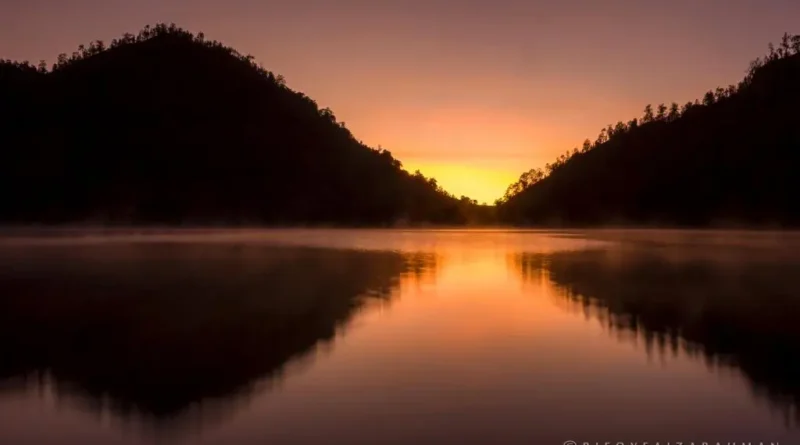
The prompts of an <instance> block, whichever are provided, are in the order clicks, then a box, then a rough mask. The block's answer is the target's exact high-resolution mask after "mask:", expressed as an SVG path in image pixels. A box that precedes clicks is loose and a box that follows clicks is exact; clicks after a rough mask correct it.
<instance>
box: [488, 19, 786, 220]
mask: <svg viewBox="0 0 800 445" xmlns="http://www.w3.org/2000/svg"><path fill="white" fill-rule="evenodd" d="M799 162H800V36H793V35H790V34H784V36H783V38H782V40H781V43H780V44H779V45H778V46H777V47H776V46H773V45H772V44H770V46H769V54H768V55H767V56H765V57H763V58H759V59H756V60H755V61H754V62H752V63H751V64H750V67H749V69H748V71H747V75H746V76H745V77H744V79H743V80H742V81H741V82H739V84H738V85H730V86H728V87H720V88H716V89H715V90H712V91H709V92H708V93H706V94H705V96H704V97H703V98H702V100H696V101H694V102H689V103H687V104H684V105H679V104H677V103H673V104H671V105H664V104H661V105H658V106H657V107H653V106H651V105H648V106H647V107H645V110H644V115H643V116H642V117H641V118H636V119H633V120H631V121H629V122H627V123H623V122H619V123H617V124H616V125H609V126H608V127H607V128H604V129H602V130H601V132H600V135H599V136H598V138H597V139H596V140H595V142H592V141H590V140H586V141H585V142H584V144H583V146H582V147H581V148H580V149H578V148H576V149H574V150H572V151H571V152H567V153H566V154H564V155H562V156H561V157H560V158H559V159H557V160H556V161H555V162H554V163H552V164H548V165H547V166H546V169H545V170H540V169H533V170H530V171H528V172H525V173H524V174H523V175H522V176H521V177H520V180H519V181H518V182H516V183H514V184H512V185H511V186H509V188H508V191H507V192H506V195H505V196H504V197H503V198H502V199H500V200H498V202H497V205H498V214H499V215H500V218H501V219H502V220H503V221H505V222H508V223H512V224H546V225H572V226H581V225H600V224H622V225H643V224H648V225H676V226H680V225H686V226H709V225H727V224H732V225H755V226H758V225H768V226H798V225H800V199H798V191H800V175H798V173H797V170H798V167H799V166H800V165H799V164H798V163H799Z"/></svg>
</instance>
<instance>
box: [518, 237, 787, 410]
mask: <svg viewBox="0 0 800 445" xmlns="http://www.w3.org/2000/svg"><path fill="white" fill-rule="evenodd" d="M697 254H698V255H694V252H692V251H691V250H687V249H681V250H680V251H678V250H677V249H675V250H674V251H670V249H662V250H661V251H656V250H654V249H649V250H647V251H644V250H636V249H630V250H608V251H602V250H596V251H585V252H563V253H556V254H552V255H547V256H543V255H533V254H530V255H529V254H523V255H520V256H518V257H517V258H515V261H514V262H515V265H516V267H517V269H518V271H519V272H520V273H521V274H522V275H523V277H535V276H537V273H538V272H537V270H544V271H545V274H546V275H547V276H548V277H549V279H550V280H551V281H552V282H553V283H555V285H556V286H557V287H559V288H560V289H561V290H562V295H564V296H565V297H566V298H568V299H570V300H571V301H575V302H578V303H580V304H581V305H582V306H584V308H585V309H586V312H587V313H590V314H594V316H596V317H598V318H601V319H602V320H603V321H604V322H605V323H606V324H607V325H608V326H609V327H610V328H611V329H613V330H617V331H621V332H625V333H632V334H633V335H634V336H636V337H640V338H641V339H643V340H644V342H645V344H646V346H647V347H648V349H650V348H653V346H657V350H659V351H661V352H662V353H665V351H666V350H667V349H668V348H669V349H672V350H678V349H681V350H683V351H684V352H685V353H686V354H688V355H690V356H702V357H703V358H704V359H705V361H706V362H707V363H709V364H710V365H729V366H733V367H735V368H737V369H740V370H741V371H742V372H743V374H744V375H745V376H746V377H747V378H748V379H749V381H750V382H751V383H752V384H753V385H754V388H755V390H756V392H758V393H765V394H766V395H767V396H768V397H769V399H770V400H771V401H773V402H775V403H776V404H777V406H778V407H780V408H781V409H783V410H784V412H785V413H786V414H787V415H788V414H789V413H794V412H796V410H797V408H798V407H800V300H798V297H800V296H798V295H796V293H797V286H798V284H800V282H799V280H800V258H797V257H795V258H794V259H790V258H788V257H786V256H785V255H783V256H782V257H781V258H780V261H777V259H774V258H773V259H770V256H769V255H768V254H767V253H766V252H763V251H757V250H753V251H751V252H749V253H746V252H744V251H737V252H727V253H726V254H725V255H724V256H722V257H717V258H714V256H713V255H711V254H710V253H709V251H708V250H706V251H705V252H704V253H701V252H697Z"/></svg>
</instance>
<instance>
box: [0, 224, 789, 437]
mask: <svg viewBox="0 0 800 445" xmlns="http://www.w3.org/2000/svg"><path fill="white" fill-rule="evenodd" d="M798 284H800V235H797V234H792V233H783V234H776V233H748V232H668V231H632V232H614V231H593V232H532V231H517V232H514V231H389V230H372V231H355V230H353V231H349V230H334V231H322V230H320V231H313V230H286V231H213V232H203V231H194V232H188V231H183V232H174V231H173V232H170V231H162V232H155V233H153V232H151V233H141V232H139V233H136V232H125V231H118V232H104V233H89V232H79V231H73V232H60V233H43V232H40V233H31V232H28V233H23V232H17V233H10V232H5V233H4V235H3V236H2V237H0V444H4V445H5V444H9V445H15V444H37V445H38V444H93V443H108V444H151V443H153V444H156V443H157V444H226V445H227V444H266V443H269V444H331V443H335V444H450V443H453V444H554V445H556V444H562V443H564V442H565V441H567V440H575V441H578V442H583V441H587V442H592V443H594V442H601V443H602V442H605V441H639V442H644V441H649V442H650V443H654V442H656V441H661V442H662V443H666V442H667V441H672V442H673V443H674V442H678V441H683V442H687V443H688V442H690V441H697V442H701V441H707V442H712V443H714V442H717V441H719V442H722V443H727V442H733V441H736V442H737V443H739V442H742V441H753V442H754V443H757V442H759V441H761V442H765V443H770V442H773V443H776V442H777V443H782V444H790V443H800V429H799V428H798V426H800V424H798V421H800V415H799V414H798V411H797V407H798V402H800V295H798V292H800V290H799V289H800V288H799V287H798Z"/></svg>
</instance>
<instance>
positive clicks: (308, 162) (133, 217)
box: [0, 24, 481, 225]
mask: <svg viewBox="0 0 800 445" xmlns="http://www.w3.org/2000/svg"><path fill="white" fill-rule="evenodd" d="M468 201H469V200H468ZM476 211H477V212H479V213H480V212H481V210H476V209H475V207H474V206H473V203H472V202H471V201H470V202H466V201H464V200H459V199H457V198H455V197H454V196H452V195H450V194H448V193H446V192H445V191H444V190H442V188H441V187H439V186H438V184H437V183H436V181H435V180H434V179H430V178H426V177H424V176H423V175H422V174H420V173H419V172H416V173H414V174H410V173H408V172H406V171H405V170H403V169H402V165H401V163H400V162H399V161H398V160H397V159H395V158H394V157H393V156H392V154H391V153H390V152H389V151H387V150H383V149H380V148H378V149H374V148H371V147H368V146H367V145H365V144H364V143H362V142H361V141H359V140H357V139H356V138H355V137H354V136H353V134H352V133H351V132H350V131H349V130H348V129H347V127H346V126H345V123H344V122H340V121H338V120H337V118H336V116H335V115H334V113H333V111H331V110H330V109H329V108H320V107H319V106H318V105H317V103H316V102H314V100H312V99H311V98H309V97H308V96H306V95H304V94H303V93H300V92H296V91H293V90H292V89H290V88H289V87H287V86H286V82H285V79H284V78H283V77H282V76H280V75H276V74H274V73H273V72H271V71H268V70H266V69H264V68H263V67H262V66H261V65H259V64H258V63H256V61H255V60H254V58H253V57H252V56H250V55H242V54H240V53H238V52H237V51H235V50H234V49H232V48H228V47H226V46H224V45H222V44H221V43H219V42H217V41H213V40H206V38H205V36H204V35H203V34H202V33H201V34H197V35H194V34H192V33H190V32H188V31H186V30H183V29H181V28H179V27H177V26H175V25H165V24H159V25H156V26H155V27H149V26H148V27H145V28H144V29H142V30H141V31H140V32H139V33H138V34H137V35H133V34H125V35H123V36H122V37H121V38H119V39H115V40H113V41H112V42H111V43H110V44H109V45H106V44H104V43H103V42H101V41H96V42H93V43H91V44H90V45H88V46H80V47H79V48H78V50H77V51H76V52H74V53H73V54H71V55H67V54H61V55H59V56H58V60H57V61H56V62H55V63H54V64H53V65H52V66H51V67H49V68H48V66H47V64H46V63H45V62H41V63H39V64H38V66H34V65H33V64H31V63H29V62H12V61H8V60H2V61H0V222H2V223H32V222H35V223H76V222H78V223H87V222H88V223H102V224H149V223H158V224H164V223H166V224H266V225H270V224H272V225H296V224H312V225H313V224H330V225H392V224H420V223H432V224H463V223H466V222H468V221H467V216H466V215H468V214H470V213H473V214H474V213H475V212H476Z"/></svg>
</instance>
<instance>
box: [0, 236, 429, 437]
mask: <svg viewBox="0 0 800 445" xmlns="http://www.w3.org/2000/svg"><path fill="white" fill-rule="evenodd" d="M0 261H2V263H0V356H2V357H3V360H2V361H0V379H2V378H4V377H5V378H6V385H24V386H27V385H29V384H31V381H33V382H35V381H36V378H35V377H36V376H37V375H38V376H42V375H47V376H49V378H51V379H52V380H54V386H55V388H56V391H57V392H59V393H63V394H62V395H67V396H70V397H75V396H78V398H79V399H82V400H85V401H86V402H87V404H88V405H90V406H96V407H98V408H99V407H101V406H103V405H104V404H105V405H108V406H109V408H110V410H111V411H112V412H114V413H116V414H119V415H122V417H123V418H128V417H130V416H146V417H153V418H155V419H156V420H158V421H165V420H168V419H169V418H175V417H176V416H178V417H180V415H181V414H184V413H186V412H187V411H188V410H190V408H192V407H193V406H195V405H196V404H197V403H199V402H204V403H205V402H208V401H209V400H210V399H215V400H217V401H220V400H225V399H230V398H231V397H232V396H242V395H247V394H248V393H249V392H252V391H253V390H254V384H255V383H256V381H257V380H260V378H261V377H267V376H275V375H276V374H278V373H280V372H281V371H282V369H284V366H285V365H286V364H287V362H289V361H290V360H293V359H296V358H298V357H299V356H303V355H306V354H307V353H309V352H312V351H313V350H314V348H315V345H317V344H318V343H319V342H325V341H329V340H331V339H332V338H333V337H334V336H335V333H336V331H337V329H339V328H340V327H341V326H342V325H344V324H345V323H346V322H347V321H348V319H349V318H351V317H352V315H353V313H354V311H356V310H357V309H358V308H359V307H360V306H362V304H363V303H364V302H365V301H366V300H367V298H365V296H367V295H369V296H373V297H377V298H381V299H384V298H387V297H388V296H389V295H390V293H391V291H392V289H393V288H394V287H395V286H396V285H397V284H398V281H399V278H400V275H401V274H402V273H404V272H405V271H406V270H407V269H408V268H409V267H411V268H412V269H414V268H416V267H417V266H418V265H416V260H414V261H412V262H411V263H412V264H408V263H409V261H407V259H406V258H404V257H403V256H402V255H400V254H397V253H388V252H387V253H378V252H356V251H341V250H325V249H309V248H293V247H291V248H290V247H282V248H265V247H242V246H232V245H227V246H225V245H205V246H178V245H156V244H152V245H144V244H141V245H128V246H120V245H117V246H95V247H82V248H77V249H76V248H69V247H49V248H47V247H39V248H37V249H34V250H28V251H25V250H23V248H20V249H18V250H11V249H5V250H4V251H3V252H2V254H1V255H0ZM26 380H27V382H26ZM0 386H3V385H0ZM237 398H238V397H237ZM216 405H219V403H216V404H215V406H216ZM228 405H232V404H230V403H229V404H228ZM157 423H158V424H161V425H163V422H157Z"/></svg>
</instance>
